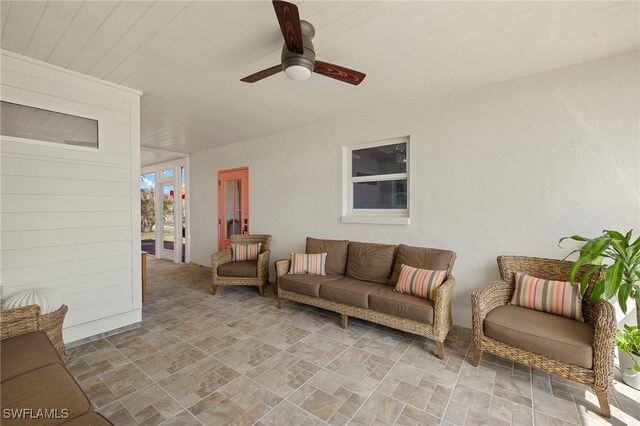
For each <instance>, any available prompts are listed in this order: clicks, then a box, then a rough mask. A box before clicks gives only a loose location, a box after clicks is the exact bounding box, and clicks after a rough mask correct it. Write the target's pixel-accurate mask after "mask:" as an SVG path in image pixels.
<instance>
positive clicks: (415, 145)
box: [191, 52, 640, 326]
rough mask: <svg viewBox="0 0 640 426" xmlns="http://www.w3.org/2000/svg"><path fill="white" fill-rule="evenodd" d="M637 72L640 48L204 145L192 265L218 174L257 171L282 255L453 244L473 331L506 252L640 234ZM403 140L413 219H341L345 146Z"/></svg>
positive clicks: (255, 209)
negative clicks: (572, 239) (476, 304)
mask: <svg viewBox="0 0 640 426" xmlns="http://www.w3.org/2000/svg"><path fill="white" fill-rule="evenodd" d="M469 72H473V71H472V70H469ZM639 76H640V67H639V56H638V52H634V53H630V54H624V55H619V56H614V57H609V58H604V59H600V60H596V61H591V62H586V63H582V64H577V65H573V66H569V67H566V68H561V69H557V70H553V71H549V72H544V73H540V74H535V75H531V76H527V77H524V78H519V79H516V80H511V81H506V82H502V83H498V84H494V85H491V86H486V87H481V88H477V89H474V90H470V91H465V92H462V93H456V94H452V95H448V96H445V97H442V98H439V99H435V100H431V101H424V102H420V103H416V104H410V105H403V106H396V107H380V108H375V109H372V110H370V111H367V112H363V113H361V114H359V115H354V116H351V117H345V118H343V119H340V120H335V121H331V122H326V123H322V124H317V125H313V126H309V127H303V128H299V129H295V130H291V131H289V132H286V133H281V134H275V135H270V136H265V137H262V138H258V139H253V140H249V141H245V142H242V143H238V144H233V145H228V146H224V147H220V148H216V149H211V150H207V151H202V152H199V153H198V154H197V155H193V156H192V157H191V173H192V175H191V176H192V181H191V182H192V184H191V209H192V210H191V211H192V213H191V224H192V226H193V229H194V230H195V232H193V233H192V238H193V239H192V245H191V248H192V260H193V261H195V262H196V263H199V264H203V265H210V256H211V254H212V253H213V252H214V251H216V245H217V225H216V223H217V209H216V200H217V193H216V191H217V188H216V172H217V170H220V169H227V168H232V167H239V166H248V167H249V175H250V213H251V218H250V220H251V224H250V230H251V231H252V232H255V233H269V234H272V235H273V241H272V246H271V248H272V259H271V260H272V261H273V260H276V259H278V258H282V257H284V256H286V255H287V254H288V253H289V251H299V250H302V249H303V248H304V239H305V237H306V236H308V235H309V236H314V237H319V238H339V239H350V240H358V241H371V242H383V243H405V244H411V245H417V246H430V247H439V248H446V249H452V250H455V251H456V252H457V254H458V258H457V262H456V265H455V267H454V269H453V273H454V275H455V277H456V280H457V284H456V287H455V290H454V300H453V313H454V322H455V323H456V324H460V325H465V326H469V325H470V323H471V309H470V293H471V291H472V290H473V289H475V288H477V287H479V286H480V285H481V284H483V283H485V282H487V281H489V280H493V279H496V278H497V277H498V270H497V266H496V261H495V259H496V257H497V256H498V255H501V254H517V255H532V256H543V257H553V258H562V257H564V256H566V255H567V254H568V253H569V251H570V250H569V248H570V246H571V245H570V244H567V247H565V248H559V247H558V244H557V243H558V240H559V238H561V237H563V236H566V235H571V234H574V233H577V234H585V235H598V234H599V233H600V232H601V231H602V229H605V228H612V229H619V230H622V231H624V230H628V229H630V228H634V229H636V230H640V196H639V191H638V190H639V189H640V134H639V133H640V132H639V128H638V124H639V118H640V101H639V93H640V92H639V91H640V86H639V79H640V77H639ZM312 78H313V77H312ZM260 84H269V82H268V81H265V82H263V83H260ZM296 84H304V83H294V82H291V87H290V90H296ZM327 84H339V83H336V82H332V81H329V80H328V81H327ZM365 86H366V81H365V83H364V86H363V87H362V90H364V87H365ZM344 90H352V92H353V96H357V95H358V90H360V89H359V88H350V87H345V88H344ZM309 101H310V102H312V101H313V100H309ZM282 110H283V111H285V110H286V108H282ZM283 113H284V112H283ZM403 135H410V137H411V158H410V170H411V177H410V179H411V180H410V197H411V199H410V203H411V223H410V225H408V226H401V225H364V224H345V223H341V222H340V216H341V211H342V204H341V203H342V147H343V146H344V145H351V144H358V143H364V142H368V141H374V140H379V139H382V138H390V137H397V136H403ZM272 277H273V275H272Z"/></svg>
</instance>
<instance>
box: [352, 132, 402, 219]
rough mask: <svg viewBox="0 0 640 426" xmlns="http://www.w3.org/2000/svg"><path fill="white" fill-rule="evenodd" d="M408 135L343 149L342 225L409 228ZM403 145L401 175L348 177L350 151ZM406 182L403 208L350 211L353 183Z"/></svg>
mask: <svg viewBox="0 0 640 426" xmlns="http://www.w3.org/2000/svg"><path fill="white" fill-rule="evenodd" d="M409 139H410V137H409V136H403V137H398V138H389V139H382V140H378V141H374V142H367V143H363V144H358V145H350V146H343V150H342V152H343V160H342V165H343V167H342V169H343V178H342V184H343V186H342V218H341V221H342V223H373V224H382V225H409V223H410V215H409V211H410V201H411V197H410V186H411V185H410V176H411V175H410V163H411V155H410V143H409ZM401 143H404V144H407V145H406V146H407V152H406V156H407V171H406V172H405V173H394V174H384V175H372V176H357V177H353V176H351V175H352V167H353V163H352V155H353V151H357V150H359V149H366V148H374V147H377V146H385V145H393V144H401ZM400 179H406V180H407V208H406V209H354V208H353V184H354V183H358V182H373V181H375V182H379V181H387V180H400Z"/></svg>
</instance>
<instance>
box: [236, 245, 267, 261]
mask: <svg viewBox="0 0 640 426" xmlns="http://www.w3.org/2000/svg"><path fill="white" fill-rule="evenodd" d="M260 246H262V243H257V244H234V243H231V260H232V261H234V262H237V261H240V260H258V255H259V254H260Z"/></svg>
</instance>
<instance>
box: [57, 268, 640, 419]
mask: <svg viewBox="0 0 640 426" xmlns="http://www.w3.org/2000/svg"><path fill="white" fill-rule="evenodd" d="M148 269H149V272H148V289H149V295H148V296H149V297H148V302H147V303H146V304H145V305H144V309H143V322H142V326H141V327H139V328H136V329H134V330H130V331H127V332H124V333H120V334H117V335H114V336H111V337H108V338H106V339H102V340H97V341H94V342H91V343H87V344H84V345H82V346H78V347H75V348H72V349H70V350H69V353H70V361H69V363H68V366H69V368H70V370H71V372H72V373H73V374H74V375H75V377H76V378H77V380H78V381H79V382H80V384H81V386H82V387H83V389H85V391H86V392H87V394H88V395H89V397H90V398H91V400H92V401H93V403H94V405H95V406H96V409H97V410H98V411H100V412H101V413H102V414H104V415H105V416H107V417H108V418H109V419H111V421H112V422H113V423H114V424H116V425H133V424H145V425H147V424H148V425H151V424H154V425H155V424H160V423H162V424H165V425H188V424H195V425H198V424H205V425H216V426H217V425H226V424H233V425H252V424H257V425H295V426H297V425H325V424H330V425H345V424H351V425H371V424H376V425H385V424H398V425H431V424H434V425H452V424H453V425H467V424H469V425H471V424H473V425H475V424H478V425H479V424H487V425H509V424H512V425H531V424H536V425H565V424H566V425H580V424H585V425H592V424H593V425H598V424H617V425H622V424H628V425H631V424H636V425H637V424H640V402H639V401H640V392H636V391H633V390H632V389H631V388H629V387H627V386H625V385H622V384H620V383H617V382H616V385H615V390H614V391H612V392H611V396H610V399H611V403H612V412H613V417H612V418H611V419H609V420H605V419H603V418H601V417H599V416H598V414H597V412H598V408H597V400H596V397H595V395H594V394H593V393H592V392H591V391H589V390H587V389H585V388H583V387H579V386H576V385H574V384H572V383H570V382H567V381H565V380H562V379H557V378H553V377H549V375H547V374H545V373H541V372H539V371H532V370H530V369H529V368H528V367H524V366H521V365H514V364H513V363H512V362H507V361H504V360H502V359H498V358H495V357H491V356H485V357H484V358H483V361H482V363H481V365H480V366H479V367H477V368H476V367H473V366H472V365H471V364H470V363H469V360H470V359H471V356H472V349H471V332H470V330H468V329H463V328H456V329H454V330H453V331H452V332H451V334H450V337H449V338H448V339H447V341H446V343H445V351H446V358H445V359H444V360H439V359H438V358H436V357H435V355H434V350H435V348H434V344H433V342H431V341H429V340H427V339H424V338H421V337H416V336H414V335H410V334H406V333H402V332H398V331H395V330H392V329H388V328H385V327H381V326H377V325H374V324H371V323H368V322H365V321H359V320H355V319H354V320H350V322H349V327H348V328H347V329H346V330H343V329H342V328H340V326H339V317H338V315H337V314H333V313H331V312H326V311H322V310H319V309H315V308H310V307H306V306H302V305H296V304H293V303H286V304H285V305H284V307H283V308H282V309H281V310H278V309H277V308H276V307H275V298H274V296H273V294H271V291H270V290H269V291H267V293H269V294H270V296H268V297H260V296H259V295H258V292H257V290H256V289H255V288H241V287H234V288H232V287H221V288H219V289H218V294H217V295H216V296H212V295H211V294H210V293H209V286H210V278H209V276H210V270H209V269H208V268H204V267H197V266H187V265H175V264H173V263H170V262H168V261H158V260H154V259H152V258H150V259H149V262H148Z"/></svg>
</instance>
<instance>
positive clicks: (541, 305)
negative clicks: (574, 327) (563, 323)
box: [511, 272, 584, 322]
mask: <svg viewBox="0 0 640 426" xmlns="http://www.w3.org/2000/svg"><path fill="white" fill-rule="evenodd" d="M515 279H516V289H515V291H514V292H513V298H512V299H511V304H512V305H516V306H522V307H523V308H529V309H535V310H536V311H542V312H548V313H550V314H555V315H561V316H563V317H567V318H572V319H575V320H578V321H582V322H584V318H583V317H582V297H581V295H580V291H579V289H578V288H579V286H578V285H576V286H575V287H574V286H572V285H571V283H570V282H567V281H551V280H543V279H542V278H536V277H532V276H530V275H527V274H522V273H520V272H516V274H515Z"/></svg>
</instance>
